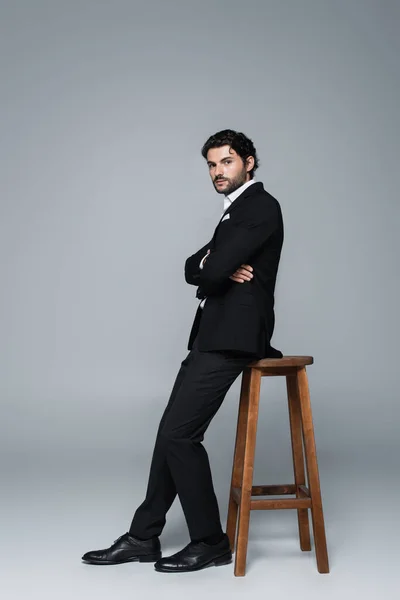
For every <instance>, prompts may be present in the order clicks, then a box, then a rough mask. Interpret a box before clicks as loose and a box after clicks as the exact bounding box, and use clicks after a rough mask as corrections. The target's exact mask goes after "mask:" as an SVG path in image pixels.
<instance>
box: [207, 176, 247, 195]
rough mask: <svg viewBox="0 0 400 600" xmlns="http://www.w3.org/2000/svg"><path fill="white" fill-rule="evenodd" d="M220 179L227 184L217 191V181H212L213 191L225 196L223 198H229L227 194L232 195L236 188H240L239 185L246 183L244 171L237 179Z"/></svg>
mask: <svg viewBox="0 0 400 600" xmlns="http://www.w3.org/2000/svg"><path fill="white" fill-rule="evenodd" d="M221 179H223V180H224V181H227V182H228V183H227V185H225V186H224V187H223V188H221V189H218V187H217V180H216V181H214V187H215V191H216V192H217V193H218V194H225V196H229V194H232V192H234V191H236V190H237V189H238V188H240V186H241V185H243V184H244V183H246V171H244V173H243V174H241V175H238V177H236V178H235V179H232V180H227V179H224V178H221Z"/></svg>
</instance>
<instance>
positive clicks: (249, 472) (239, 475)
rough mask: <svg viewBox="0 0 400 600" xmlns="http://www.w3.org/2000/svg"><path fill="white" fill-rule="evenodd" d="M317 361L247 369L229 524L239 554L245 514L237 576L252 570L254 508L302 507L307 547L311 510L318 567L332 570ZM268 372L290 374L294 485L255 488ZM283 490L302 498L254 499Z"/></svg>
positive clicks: (261, 363) (306, 546) (299, 359)
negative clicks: (313, 396)
mask: <svg viewBox="0 0 400 600" xmlns="http://www.w3.org/2000/svg"><path fill="white" fill-rule="evenodd" d="M313 362H314V360H313V357H312V356H284V357H283V358H265V359H262V360H258V361H255V362H251V363H250V364H249V365H247V367H246V368H245V369H244V371H243V374H242V384H241V391H240V401H239V414H238V423H237V431H236V441H235V452H234V460H233V468H232V480H231V488H230V495H229V508H228V519H227V526H226V532H227V535H228V536H229V540H230V543H231V548H232V552H234V550H235V537H236V522H237V516H238V513H239V523H238V527H237V548H236V557H235V575H236V576H244V575H245V571H246V554H247V542H248V535H249V523H250V511H251V510H277V509H283V508H295V509H296V510H297V519H298V524H299V537H300V548H301V550H311V541H310V529H309V522H308V509H311V517H312V524H313V533H314V543H315V553H316V558H317V568H318V571H319V572H320V573H329V563H328V552H327V548H326V538H325V524H324V516H323V511H322V500H321V490H320V483H319V474H318V463H317V452H316V447H315V439H314V427H313V420H312V413H311V403H310V395H309V389H308V379H307V373H306V365H312V364H313ZM265 375H269V376H274V375H275V376H276V375H284V376H285V377H286V388H287V396H288V405H289V421H290V434H291V444H292V454H293V470H294V480H295V483H294V484H288V485H258V486H253V468H254V454H255V446H256V432H257V420H258V406H259V400H260V387H261V377H264V376H265ZM302 440H303V442H304V451H305V459H306V467H307V479H308V487H307V486H306V480H305V469H304V457H303V442H302ZM283 494H293V495H294V494H295V495H296V497H295V498H281V499H278V498H275V499H268V500H265V499H262V500H261V499H258V500H255V499H253V496H269V495H270V496H274V495H275V496H276V495H283Z"/></svg>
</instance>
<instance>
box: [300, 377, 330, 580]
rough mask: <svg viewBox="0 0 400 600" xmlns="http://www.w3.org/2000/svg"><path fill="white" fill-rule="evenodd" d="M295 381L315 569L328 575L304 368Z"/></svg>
mask: <svg viewBox="0 0 400 600" xmlns="http://www.w3.org/2000/svg"><path fill="white" fill-rule="evenodd" d="M297 381H298V390H299V395H300V408H301V420H302V425H303V437H304V449H305V455H306V465H307V473H308V483H309V488H310V496H311V517H312V524H313V532H314V542H315V554H316V558H317V568H318V571H319V573H329V561H328V551H327V547H326V537H325V524H324V515H323V510H322V498H321V488H320V482H319V473H318V462H317V450H316V445H315V437H314V426H313V419H312V412H311V402H310V393H309V387H308V377H307V373H306V368H305V367H304V368H302V369H299V371H298V372H297Z"/></svg>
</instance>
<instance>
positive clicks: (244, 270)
mask: <svg viewBox="0 0 400 600" xmlns="http://www.w3.org/2000/svg"><path fill="white" fill-rule="evenodd" d="M252 271H253V267H251V266H250V265H241V266H240V267H239V268H238V269H237V270H236V271H235V272H234V274H233V275H231V276H230V277H229V279H232V281H236V282H237V283H244V282H245V281H251V280H252V279H253V273H252Z"/></svg>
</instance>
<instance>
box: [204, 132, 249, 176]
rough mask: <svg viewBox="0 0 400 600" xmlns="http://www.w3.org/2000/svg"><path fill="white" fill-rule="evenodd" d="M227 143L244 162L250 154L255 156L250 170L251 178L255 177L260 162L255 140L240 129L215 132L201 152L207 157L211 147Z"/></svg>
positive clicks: (218, 146)
mask: <svg viewBox="0 0 400 600" xmlns="http://www.w3.org/2000/svg"><path fill="white" fill-rule="evenodd" d="M226 145H228V146H230V147H231V148H232V150H234V151H235V152H236V153H237V154H239V156H240V158H241V159H242V161H243V163H244V164H245V162H246V159H247V158H248V157H249V156H253V157H254V167H253V168H252V170H251V171H249V174H250V178H251V179H253V177H254V171H255V170H256V169H258V167H259V164H260V162H259V159H258V156H257V152H256V149H255V147H254V144H253V142H252V141H251V139H250V138H248V137H247V136H246V135H244V133H241V132H240V131H234V130H233V129H223V130H222V131H218V132H217V133H214V135H212V136H211V137H209V138H208V140H207V141H206V143H205V144H204V146H203V147H202V149H201V154H202V156H203V157H204V158H205V159H207V152H208V151H209V150H210V148H220V147H221V146H226Z"/></svg>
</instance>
